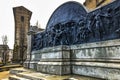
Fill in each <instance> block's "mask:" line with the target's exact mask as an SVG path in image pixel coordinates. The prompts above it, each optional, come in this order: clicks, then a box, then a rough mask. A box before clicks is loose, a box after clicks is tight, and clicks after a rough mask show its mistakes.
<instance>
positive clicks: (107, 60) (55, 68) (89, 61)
mask: <svg viewBox="0 0 120 80" xmlns="http://www.w3.org/2000/svg"><path fill="white" fill-rule="evenodd" d="M35 60H36V62H35ZM119 63H120V39H116V40H108V41H101V42H94V43H86V44H79V45H71V46H56V47H49V48H44V49H41V50H38V51H33V52H32V58H31V61H30V65H29V67H30V68H31V69H34V70H36V71H38V72H42V73H47V74H55V75H68V74H72V75H73V74H76V75H84V76H90V77H96V78H101V79H119V77H120V64H119Z"/></svg>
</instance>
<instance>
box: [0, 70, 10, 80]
mask: <svg viewBox="0 0 120 80" xmlns="http://www.w3.org/2000/svg"><path fill="white" fill-rule="evenodd" d="M8 77H9V71H3V72H0V80H2V79H5V78H8Z"/></svg>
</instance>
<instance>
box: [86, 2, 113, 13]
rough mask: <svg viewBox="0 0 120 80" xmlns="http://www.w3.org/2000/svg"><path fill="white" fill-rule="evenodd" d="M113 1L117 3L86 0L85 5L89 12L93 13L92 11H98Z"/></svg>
mask: <svg viewBox="0 0 120 80" xmlns="http://www.w3.org/2000/svg"><path fill="white" fill-rule="evenodd" d="M113 1H115V0H86V1H85V2H84V5H85V6H86V8H87V9H88V11H92V10H94V9H96V8H97V7H101V6H104V5H106V4H108V3H110V2H113Z"/></svg>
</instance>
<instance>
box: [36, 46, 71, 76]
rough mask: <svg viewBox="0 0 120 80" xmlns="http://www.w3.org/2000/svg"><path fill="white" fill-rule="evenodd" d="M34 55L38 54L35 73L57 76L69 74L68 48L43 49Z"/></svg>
mask: <svg viewBox="0 0 120 80" xmlns="http://www.w3.org/2000/svg"><path fill="white" fill-rule="evenodd" d="M36 53H39V54H40V56H39V58H40V61H39V62H38V64H37V71H39V72H43V73H47V74H57V75H65V74H71V66H70V64H71V63H70V48H69V47H68V46H56V47H50V48H44V49H42V50H39V51H36ZM37 57H38V55H37Z"/></svg>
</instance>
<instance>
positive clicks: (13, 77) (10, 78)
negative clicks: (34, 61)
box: [9, 75, 31, 80]
mask: <svg viewBox="0 0 120 80" xmlns="http://www.w3.org/2000/svg"><path fill="white" fill-rule="evenodd" d="M9 80H31V79H26V78H23V77H19V76H16V75H12V76H10V77H9Z"/></svg>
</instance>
